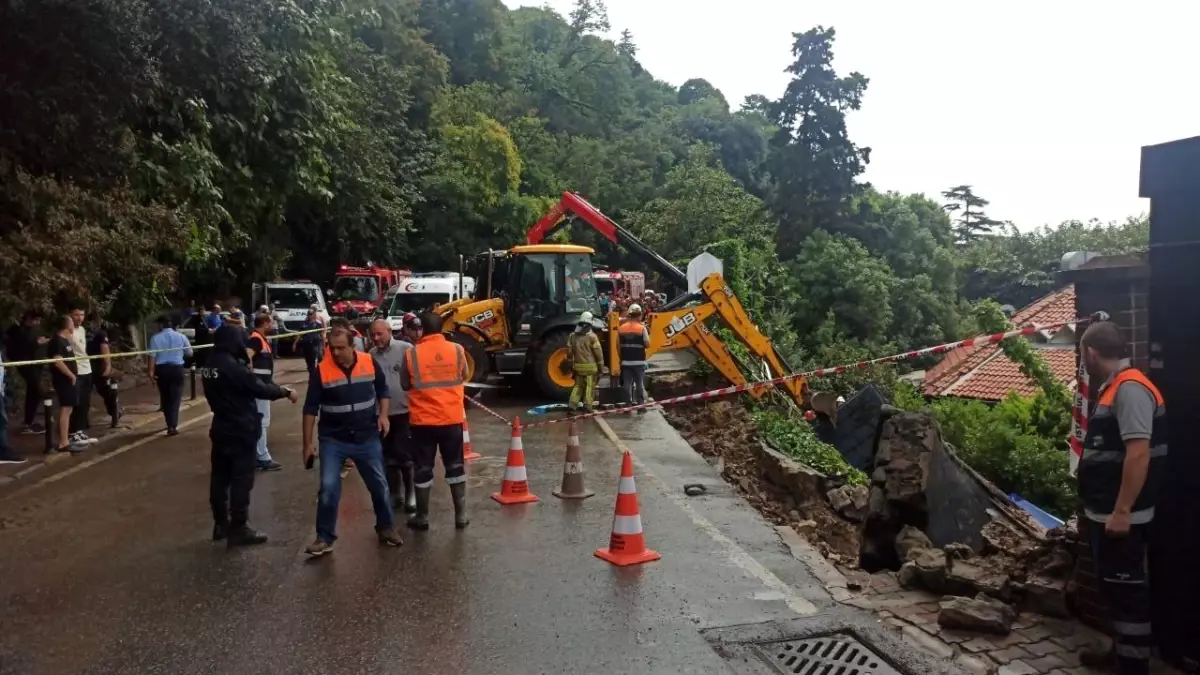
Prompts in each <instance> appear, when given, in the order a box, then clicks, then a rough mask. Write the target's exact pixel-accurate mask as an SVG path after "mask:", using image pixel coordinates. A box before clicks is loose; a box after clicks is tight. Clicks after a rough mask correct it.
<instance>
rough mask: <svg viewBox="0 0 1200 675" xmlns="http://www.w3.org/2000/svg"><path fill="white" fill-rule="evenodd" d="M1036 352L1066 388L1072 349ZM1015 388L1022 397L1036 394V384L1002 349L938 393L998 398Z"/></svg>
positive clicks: (1072, 375)
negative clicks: (1023, 373) (1022, 372)
mask: <svg viewBox="0 0 1200 675" xmlns="http://www.w3.org/2000/svg"><path fill="white" fill-rule="evenodd" d="M1037 353H1038V354H1041V355H1042V358H1043V359H1045V360H1046V363H1047V364H1048V365H1049V366H1050V370H1051V371H1053V372H1054V375H1055V376H1056V377H1057V378H1058V381H1059V382H1062V383H1063V384H1065V385H1067V386H1068V387H1069V386H1071V385H1072V384H1074V382H1075V350H1074V349H1039V350H1037ZM1010 391H1016V392H1017V393H1018V394H1021V395H1023V396H1033V395H1034V394H1035V393H1037V385H1036V384H1034V382H1033V381H1032V380H1030V379H1029V378H1027V377H1025V376H1024V375H1022V374H1021V369H1020V366H1019V365H1018V364H1016V363H1014V362H1013V361H1011V360H1009V358H1008V357H1007V356H1005V355H1004V353H1003V352H1000V353H997V354H994V355H993V358H990V359H988V360H987V361H986V362H985V363H983V364H982V365H981V366H979V367H978V368H976V369H974V370H972V371H971V372H969V373H967V374H966V375H964V376H963V377H961V378H959V380H958V381H957V382H955V383H954V384H952V385H950V386H949V387H948V388H947V389H946V390H944V391H943V392H942V394H941V395H942V396H957V397H961V398H978V399H982V400H985V401H999V400H1001V399H1003V398H1004V397H1005V396H1007V395H1008V392H1010Z"/></svg>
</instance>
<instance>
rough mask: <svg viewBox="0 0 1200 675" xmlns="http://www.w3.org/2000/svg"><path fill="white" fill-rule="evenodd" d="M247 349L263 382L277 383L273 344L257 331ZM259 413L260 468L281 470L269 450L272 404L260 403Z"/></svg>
mask: <svg viewBox="0 0 1200 675" xmlns="http://www.w3.org/2000/svg"><path fill="white" fill-rule="evenodd" d="M246 349H249V350H250V353H251V357H250V369H251V372H253V373H254V375H255V376H256V377H258V379H260V380H262V381H263V382H268V383H269V382H274V381H275V354H274V353H273V352H272V351H271V342H270V341H269V340H267V338H266V336H264V335H263V334H262V332H261V331H259V330H257V329H255V330H254V331H252V332H251V333H250V339H249V340H247V341H246ZM258 412H259V414H261V415H262V433H260V434H259V436H258V451H257V457H258V468H259V469H261V470H263V471H274V470H278V469H281V468H283V467H281V466H280V465H279V464H278V463H277V462H275V460H273V459H271V451H270V450H268V449H267V430H268V429H269V428H270V426H271V402H270V401H263V400H261V399H260V400H259V401H258Z"/></svg>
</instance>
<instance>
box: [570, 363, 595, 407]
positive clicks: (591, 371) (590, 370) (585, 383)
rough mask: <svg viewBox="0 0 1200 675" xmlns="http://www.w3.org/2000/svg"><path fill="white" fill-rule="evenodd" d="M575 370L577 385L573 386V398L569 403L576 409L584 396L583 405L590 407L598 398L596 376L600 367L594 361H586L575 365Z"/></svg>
mask: <svg viewBox="0 0 1200 675" xmlns="http://www.w3.org/2000/svg"><path fill="white" fill-rule="evenodd" d="M573 370H574V372H575V386H574V387H571V398H570V400H569V401H568V403H569V405H570V407H571V408H572V409H574V408H575V407H576V406H578V405H579V402H580V401H579V400H580V398H582V399H583V405H584V406H587V407H589V408H590V407H591V406H592V402H593V401H594V400H595V399H596V376H597V374H598V373H599V370H600V369H599V368H598V367H597V366H596V364H594V363H586V364H582V365H577V366H575V367H574V368H573Z"/></svg>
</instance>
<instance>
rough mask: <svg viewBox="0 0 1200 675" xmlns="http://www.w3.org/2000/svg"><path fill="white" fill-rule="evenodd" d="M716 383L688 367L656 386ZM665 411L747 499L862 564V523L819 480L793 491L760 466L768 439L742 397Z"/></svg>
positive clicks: (672, 389)
mask: <svg viewBox="0 0 1200 675" xmlns="http://www.w3.org/2000/svg"><path fill="white" fill-rule="evenodd" d="M711 388H712V384H711V383H707V382H703V381H696V380H694V379H692V378H690V377H688V376H687V375H686V374H684V373H672V374H670V375H664V376H663V377H661V378H658V379H657V381H655V382H653V383H652V384H651V386H650V390H651V392H652V393H653V394H654V396H655V398H659V399H662V398H668V397H671V396H682V395H684V394H691V393H696V392H700V391H706V390H708V389H711ZM663 414H664V415H665V416H666V418H667V421H668V422H670V423H671V426H673V427H675V428H676V429H677V430H678V431H679V432H680V435H682V436H683V438H684V440H686V441H687V442H688V444H690V445H691V446H692V448H693V449H694V450H695V451H696V452H698V453H700V455H702V456H704V457H706V458H708V459H709V461H710V462H712V463H713V464H714V465H715V466H717V467H718V470H719V471H720V472H721V476H722V477H723V478H725V480H726V481H727V482H728V483H730V484H731V485H734V486H735V487H736V488H737V489H738V491H739V492H741V493H742V495H744V496H745V498H746V501H748V502H750V504H751V505H753V506H754V508H756V509H758V511H759V512H760V513H762V514H763V515H764V516H765V517H766V518H767V519H768V520H770V521H771V522H772V523H774V524H776V525H791V526H792V528H793V529H795V530H796V531H797V532H799V533H800V534H801V535H803V536H804V537H805V539H807V540H808V541H809V542H811V543H812V544H813V545H814V546H816V547H817V549H818V550H820V551H821V553H822V554H823V555H825V557H826V558H828V559H829V560H831V561H833V562H836V563H839V564H842V565H846V566H850V567H857V565H858V551H859V535H858V527H857V526H856V525H855V524H853V523H850V522H847V521H846V520H845V519H843V518H842V517H840V516H839V515H838V514H837V513H836V512H835V511H834V510H833V508H832V507H831V506H830V505H829V503H828V502H826V501H825V498H824V497H823V496H822V494H821V490H820V489H819V487H818V486H817V485H816V484H814V486H813V489H812V490H811V494H805V495H795V494H794V493H793V494H789V493H788V492H786V491H784V490H783V489H781V488H780V487H778V486H776V485H773V484H771V483H770V482H768V481H767V480H766V478H765V475H764V472H763V471H762V469H761V467H760V461H759V457H760V452H761V451H760V450H759V449H760V448H761V443H762V439H761V438H760V436H759V435H758V431H757V428H756V427H755V425H754V420H753V419H751V417H750V414H749V413H748V412H747V411H746V409H745V408H744V407H742V405H741V403H740V402H739V401H737V400H736V399H732V398H731V399H718V400H713V401H707V402H696V403H683V404H677V405H673V406H670V407H669V408H665V409H664V411H663Z"/></svg>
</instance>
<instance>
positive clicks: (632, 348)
mask: <svg viewBox="0 0 1200 675" xmlns="http://www.w3.org/2000/svg"><path fill="white" fill-rule="evenodd" d="M617 343H618V346H619V347H620V354H621V384H622V387H623V389H624V390H625V401H626V402H627V403H637V404H641V403H645V402H646V349H648V348H649V347H650V331H648V330H646V326H645V324H643V323H642V307H641V305H638V304H636V303H635V304H632V305H630V306H629V316H628V317H626V318H625V320H624V321H622V322H621V326H620V328H618V329H617Z"/></svg>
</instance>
